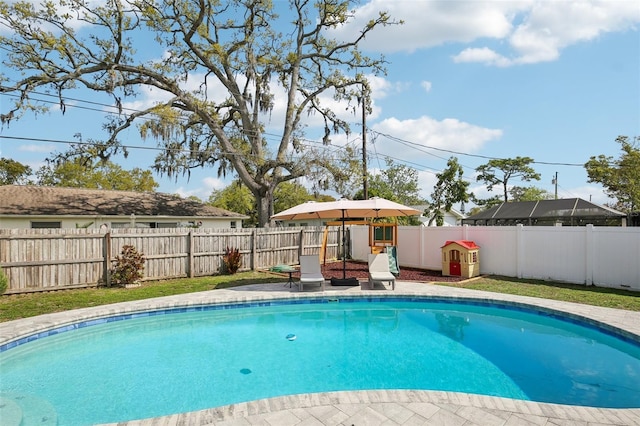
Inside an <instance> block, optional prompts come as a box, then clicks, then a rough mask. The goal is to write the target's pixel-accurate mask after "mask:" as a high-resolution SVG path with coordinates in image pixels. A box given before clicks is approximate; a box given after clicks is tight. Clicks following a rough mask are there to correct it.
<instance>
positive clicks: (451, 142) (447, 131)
mask: <svg viewBox="0 0 640 426" xmlns="http://www.w3.org/2000/svg"><path fill="white" fill-rule="evenodd" d="M373 129H374V130H375V131H376V132H379V133H383V134H388V135H393V136H394V137H395V138H398V139H402V140H404V141H408V142H410V143H411V145H412V146H413V147H414V148H415V149H416V151H415V155H416V156H427V155H429V154H427V152H429V153H431V154H432V153H434V152H435V151H430V150H429V149H428V148H427V147H432V148H440V149H446V150H451V151H461V152H466V153H472V152H477V151H478V150H479V149H480V148H482V146H483V145H484V144H485V143H486V142H489V141H492V140H496V139H499V138H500V137H501V136H502V130H499V129H488V128H484V127H480V126H476V125H473V124H469V123H465V122H463V121H460V120H457V119H454V118H447V119H444V120H441V121H438V120H436V119H434V118H431V117H427V116H422V117H420V118H417V119H408V120H399V119H397V118H388V119H386V120H383V121H381V122H380V123H377V124H375V125H374V126H373ZM398 149H399V143H398V142H395V143H390V142H384V143H381V144H379V146H377V150H378V152H380V153H383V154H389V155H390V154H392V153H395V154H397V152H398ZM401 149H403V150H408V149H411V148H410V147H407V146H403V147H402V148H401ZM425 151H426V152H425ZM438 155H439V156H446V157H448V156H450V155H449V154H447V153H444V154H442V153H439V154H438Z"/></svg>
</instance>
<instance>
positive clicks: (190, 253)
mask: <svg viewBox="0 0 640 426" xmlns="http://www.w3.org/2000/svg"><path fill="white" fill-rule="evenodd" d="M193 238H194V237H193V229H189V234H187V268H188V271H187V276H188V277H189V278H193V276H194V273H193V269H194V266H193Z"/></svg>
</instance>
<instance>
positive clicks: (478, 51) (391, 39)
mask: <svg viewBox="0 0 640 426" xmlns="http://www.w3.org/2000/svg"><path fill="white" fill-rule="evenodd" d="M380 10H386V11H388V12H389V14H390V16H392V17H394V18H396V19H398V20H404V22H405V23H404V25H400V26H396V25H393V26H390V27H386V28H378V29H376V30H374V31H373V32H372V33H370V34H369V35H368V36H367V38H366V40H365V42H364V44H363V45H362V47H364V48H365V49H369V50H374V51H379V52H397V51H405V52H413V51H415V50H418V49H424V48H429V47H433V46H438V45H443V44H446V43H465V44H470V43H474V44H475V43H478V44H480V45H476V46H470V47H467V48H464V49H463V50H461V52H460V53H459V54H458V55H455V56H454V60H455V61H456V62H480V63H484V64H487V65H492V66H510V65H517V64H529V63H536V62H544V61H553V60H555V59H557V58H558V57H559V56H560V53H561V51H562V49H564V48H566V47H568V46H571V45H574V44H577V43H582V42H586V41H589V40H593V39H594V38H597V37H599V36H601V35H602V34H606V33H610V32H620V31H627V30H636V29H637V26H638V24H639V23H640V8H639V7H638V4H637V2H636V1H632V0H620V1H611V0H594V1H582V0H576V1H547V0H519V1H514V2H512V1H406V2H387V1H385V0H372V1H370V2H369V3H367V4H366V5H364V6H362V7H361V8H359V9H357V10H356V11H355V16H356V18H355V19H354V21H353V22H352V23H350V24H349V25H346V26H344V27H342V28H340V29H339V30H336V35H337V36H338V37H341V38H345V39H346V38H350V37H353V36H354V34H356V31H358V30H359V28H361V27H362V25H363V24H364V23H365V22H367V21H368V20H370V19H373V18H374V17H375V16H376V15H377V13H378V11H380ZM488 41H493V42H494V43H495V42H498V43H500V50H501V51H502V50H503V49H504V52H501V51H500V52H499V51H496V48H495V47H494V48H493V49H492V48H489V47H487V46H486V44H487V43H488ZM483 44H484V45H483Z"/></svg>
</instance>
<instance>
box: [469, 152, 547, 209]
mask: <svg viewBox="0 0 640 426" xmlns="http://www.w3.org/2000/svg"><path fill="white" fill-rule="evenodd" d="M531 163H533V158H530V157H516V158H494V159H493V160H489V162H488V163H487V164H483V165H481V166H479V167H478V168H476V171H477V172H478V177H477V178H476V180H477V181H478V182H484V183H485V185H487V191H493V187H494V186H497V185H501V186H502V194H503V196H504V202H505V203H506V202H507V201H509V191H508V184H509V181H510V180H512V179H515V178H520V180H522V181H527V182H529V181H531V180H540V174H539V173H536V171H535V170H534V169H533V168H532V167H531V166H529V164H531ZM498 172H501V173H500V174H498Z"/></svg>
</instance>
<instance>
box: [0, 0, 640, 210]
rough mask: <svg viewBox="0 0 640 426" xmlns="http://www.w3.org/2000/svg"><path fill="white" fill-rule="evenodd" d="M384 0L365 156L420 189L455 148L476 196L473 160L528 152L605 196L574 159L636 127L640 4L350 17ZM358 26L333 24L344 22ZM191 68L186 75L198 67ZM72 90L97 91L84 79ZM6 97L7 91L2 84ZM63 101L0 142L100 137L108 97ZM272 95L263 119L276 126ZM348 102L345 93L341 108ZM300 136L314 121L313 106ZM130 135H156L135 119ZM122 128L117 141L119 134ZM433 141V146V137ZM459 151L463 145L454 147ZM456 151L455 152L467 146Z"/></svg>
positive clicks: (212, 178) (83, 95)
mask: <svg viewBox="0 0 640 426" xmlns="http://www.w3.org/2000/svg"><path fill="white" fill-rule="evenodd" d="M378 10H387V11H389V13H390V15H391V16H393V17H394V18H397V19H401V20H403V21H404V25H401V26H393V27H389V28H384V29H381V30H380V31H377V32H375V33H373V34H371V35H370V36H369V37H368V38H367V39H366V40H365V43H364V44H363V46H362V47H363V49H364V50H365V51H366V52H367V53H368V54H371V55H373V54H377V53H382V54H384V55H385V57H386V59H387V60H388V62H389V64H388V66H387V71H388V72H387V75H386V76H383V77H375V78H372V80H371V82H372V87H373V94H372V96H373V102H374V109H373V113H372V114H371V115H370V116H368V117H367V127H368V129H369V131H370V133H369V134H368V136H367V139H368V141H369V144H368V146H367V151H368V153H369V154H370V158H369V160H368V164H369V167H370V169H371V170H372V171H374V172H375V170H376V169H378V168H380V167H384V165H385V158H386V157H390V158H392V159H393V160H394V161H395V162H396V163H398V164H405V165H408V166H411V167H414V168H416V169H417V170H418V172H419V177H420V186H421V189H422V195H423V196H424V197H425V198H428V197H429V194H430V193H431V190H432V186H433V184H434V183H435V180H436V179H435V173H437V172H439V171H441V170H442V169H443V168H445V167H446V162H447V159H448V158H449V157H451V156H456V157H457V158H458V161H459V162H460V163H461V164H462V165H464V166H465V178H466V179H468V180H469V181H470V182H471V188H472V189H473V190H474V192H475V193H476V194H477V195H478V196H479V197H481V198H482V197H488V196H491V195H495V194H500V193H501V192H500V189H499V188H496V190H494V191H493V192H492V193H488V192H487V191H486V189H485V188H484V187H483V186H482V185H481V184H479V183H476V180H475V171H474V169H475V168H476V167H477V166H479V165H481V164H484V163H486V162H487V161H488V159H489V158H513V157H516V156H529V157H532V158H533V159H534V160H535V161H536V163H535V164H534V165H533V167H534V168H535V170H536V171H537V172H539V173H540V174H541V175H542V179H541V180H540V181H534V182H531V183H526V182H525V183H522V182H517V181H514V182H513V184H516V185H534V186H537V187H540V188H543V189H546V190H547V191H549V192H551V193H553V192H554V190H555V188H554V185H553V184H552V183H551V181H552V178H553V177H554V175H555V173H558V196H559V197H560V198H571V197H581V198H584V199H587V200H589V199H592V200H593V201H594V202H596V203H605V202H607V201H608V199H607V197H606V195H605V194H604V193H603V190H602V188H601V187H600V186H599V185H596V184H590V183H588V182H587V174H586V171H585V169H584V167H583V166H582V165H583V164H584V163H585V162H586V161H587V160H588V159H589V157H590V156H596V155H600V154H605V155H610V156H613V157H615V158H618V157H619V155H620V152H621V151H620V149H619V145H618V144H617V143H616V142H615V139H616V137H617V136H618V135H628V136H631V137H633V136H640V3H638V2H637V1H636V0H606V1H576V2H573V1H565V0H561V1H550V0H545V1H512V2H509V1H440V2H433V1H421V0H413V1H397V2H388V1H382V0H380V1H378V0H374V1H371V2H363V3H362V4H361V5H360V7H359V8H358V9H357V10H356V11H355V21H356V22H354V24H358V23H362V22H364V21H366V20H369V19H371V18H372V17H373V15H372V14H373V13H375V12H376V11H378ZM356 27H358V25H350V26H347V27H345V28H340V29H337V30H336V32H335V35H336V36H337V37H342V36H343V34H344V35H348V34H349V33H350V32H352V31H354V29H355V28H356ZM194 80H195V79H194ZM156 95H157V94H156V93H153V92H148V91H145V92H143V93H142V94H141V95H140V96H139V97H137V98H136V99H134V100H131V101H130V102H129V103H127V104H126V105H125V106H128V107H131V108H138V107H140V106H142V105H145V104H149V103H151V102H153V101H154V100H155V99H156V98H155V96H156ZM69 96H71V97H75V98H77V99H81V100H91V101H95V102H99V103H100V102H104V101H106V98H97V97H95V95H93V94H91V93H87V92H82V91H78V92H76V93H72V94H70V95H69ZM0 102H2V103H3V104H5V105H6V102H7V98H6V97H4V96H0ZM69 103H70V104H75V105H77V106H80V107H85V108H86V107H91V108H95V109H96V110H97V111H90V110H87V109H80V108H77V107H69V108H67V111H66V112H65V114H64V115H63V114H62V113H61V112H60V111H59V110H57V109H53V110H52V111H51V112H49V113H48V114H46V115H42V116H39V117H35V118H34V117H33V116H29V115H28V116H25V117H23V118H22V119H21V120H19V121H15V122H12V123H11V124H10V125H9V126H4V127H3V128H2V130H1V131H0V135H2V136H3V138H0V144H1V145H0V155H1V156H3V157H9V158H12V159H14V160H17V161H20V162H22V163H25V164H28V165H30V166H31V167H32V168H34V169H37V168H39V167H40V165H41V164H42V163H43V161H44V159H45V158H46V157H47V156H49V155H50V153H51V152H52V151H58V152H61V151H64V150H65V149H66V148H67V145H65V144H60V143H52V142H46V141H33V140H18V139H11V138H13V137H19V138H27V139H47V140H62V141H72V140H74V134H76V133H81V134H82V137H83V139H85V140H86V139H101V138H104V136H105V135H104V133H103V132H102V130H101V124H102V122H103V117H104V109H105V108H104V107H101V106H91V105H90V104H87V103H85V102H74V101H71V102H69ZM282 105H283V102H280V101H278V100H276V107H275V109H274V112H273V113H272V117H273V118H272V121H271V122H269V123H267V124H268V127H267V131H268V132H269V133H271V134H276V135H277V134H279V133H281V131H280V130H279V128H278V121H277V114H278V109H279V108H280V107H281V106H282ZM337 108H338V109H340V110H344V107H343V106H338V107H337ZM349 120H350V121H352V122H353V123H354V124H353V129H354V131H355V133H353V134H351V135H349V136H348V137H345V136H341V135H337V136H334V137H333V142H334V143H335V144H336V145H344V144H347V143H351V144H356V145H358V144H361V142H360V140H361V139H360V137H361V136H360V134H359V132H360V125H359V123H360V122H361V118H360V116H358V115H351V116H349ZM307 125H308V133H307V137H308V138H310V139H314V138H316V137H318V134H319V133H320V130H321V127H320V126H319V123H318V122H316V121H315V120H314V119H313V118H310V119H309V122H308V123H307ZM123 136H124V137H123V138H122V140H123V142H124V143H125V144H127V145H135V146H147V147H153V146H154V144H153V142H150V141H146V142H143V141H141V140H140V138H139V136H138V134H137V132H136V130H135V129H133V128H132V129H130V130H129V131H128V132H127V133H126V134H125V135H123ZM125 139H126V140H125ZM434 148H436V149H434ZM454 152H456V153H458V154H455V153H454ZM463 154H464V155H463ZM153 157H154V153H153V151H152V150H139V149H134V150H132V151H131V155H130V156H129V158H127V159H124V158H119V159H117V162H118V163H119V164H121V165H122V166H123V167H125V168H127V169H130V168H133V167H142V168H147V167H149V166H150V165H151V164H152V163H153ZM232 178H233V176H229V177H227V178H226V179H219V178H218V177H217V176H216V171H215V170H213V169H202V170H197V171H193V172H192V174H191V177H190V179H187V178H186V177H178V179H175V178H166V177H164V178H163V177H160V176H155V179H156V180H157V181H158V182H159V183H160V188H159V190H160V191H162V192H169V193H174V192H175V193H178V194H181V195H183V196H187V195H196V196H198V197H200V198H202V199H207V198H208V196H209V195H210V194H211V192H212V190H214V189H220V188H222V187H224V186H225V185H226V184H228V182H229V181H230V180H231V179H232Z"/></svg>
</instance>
